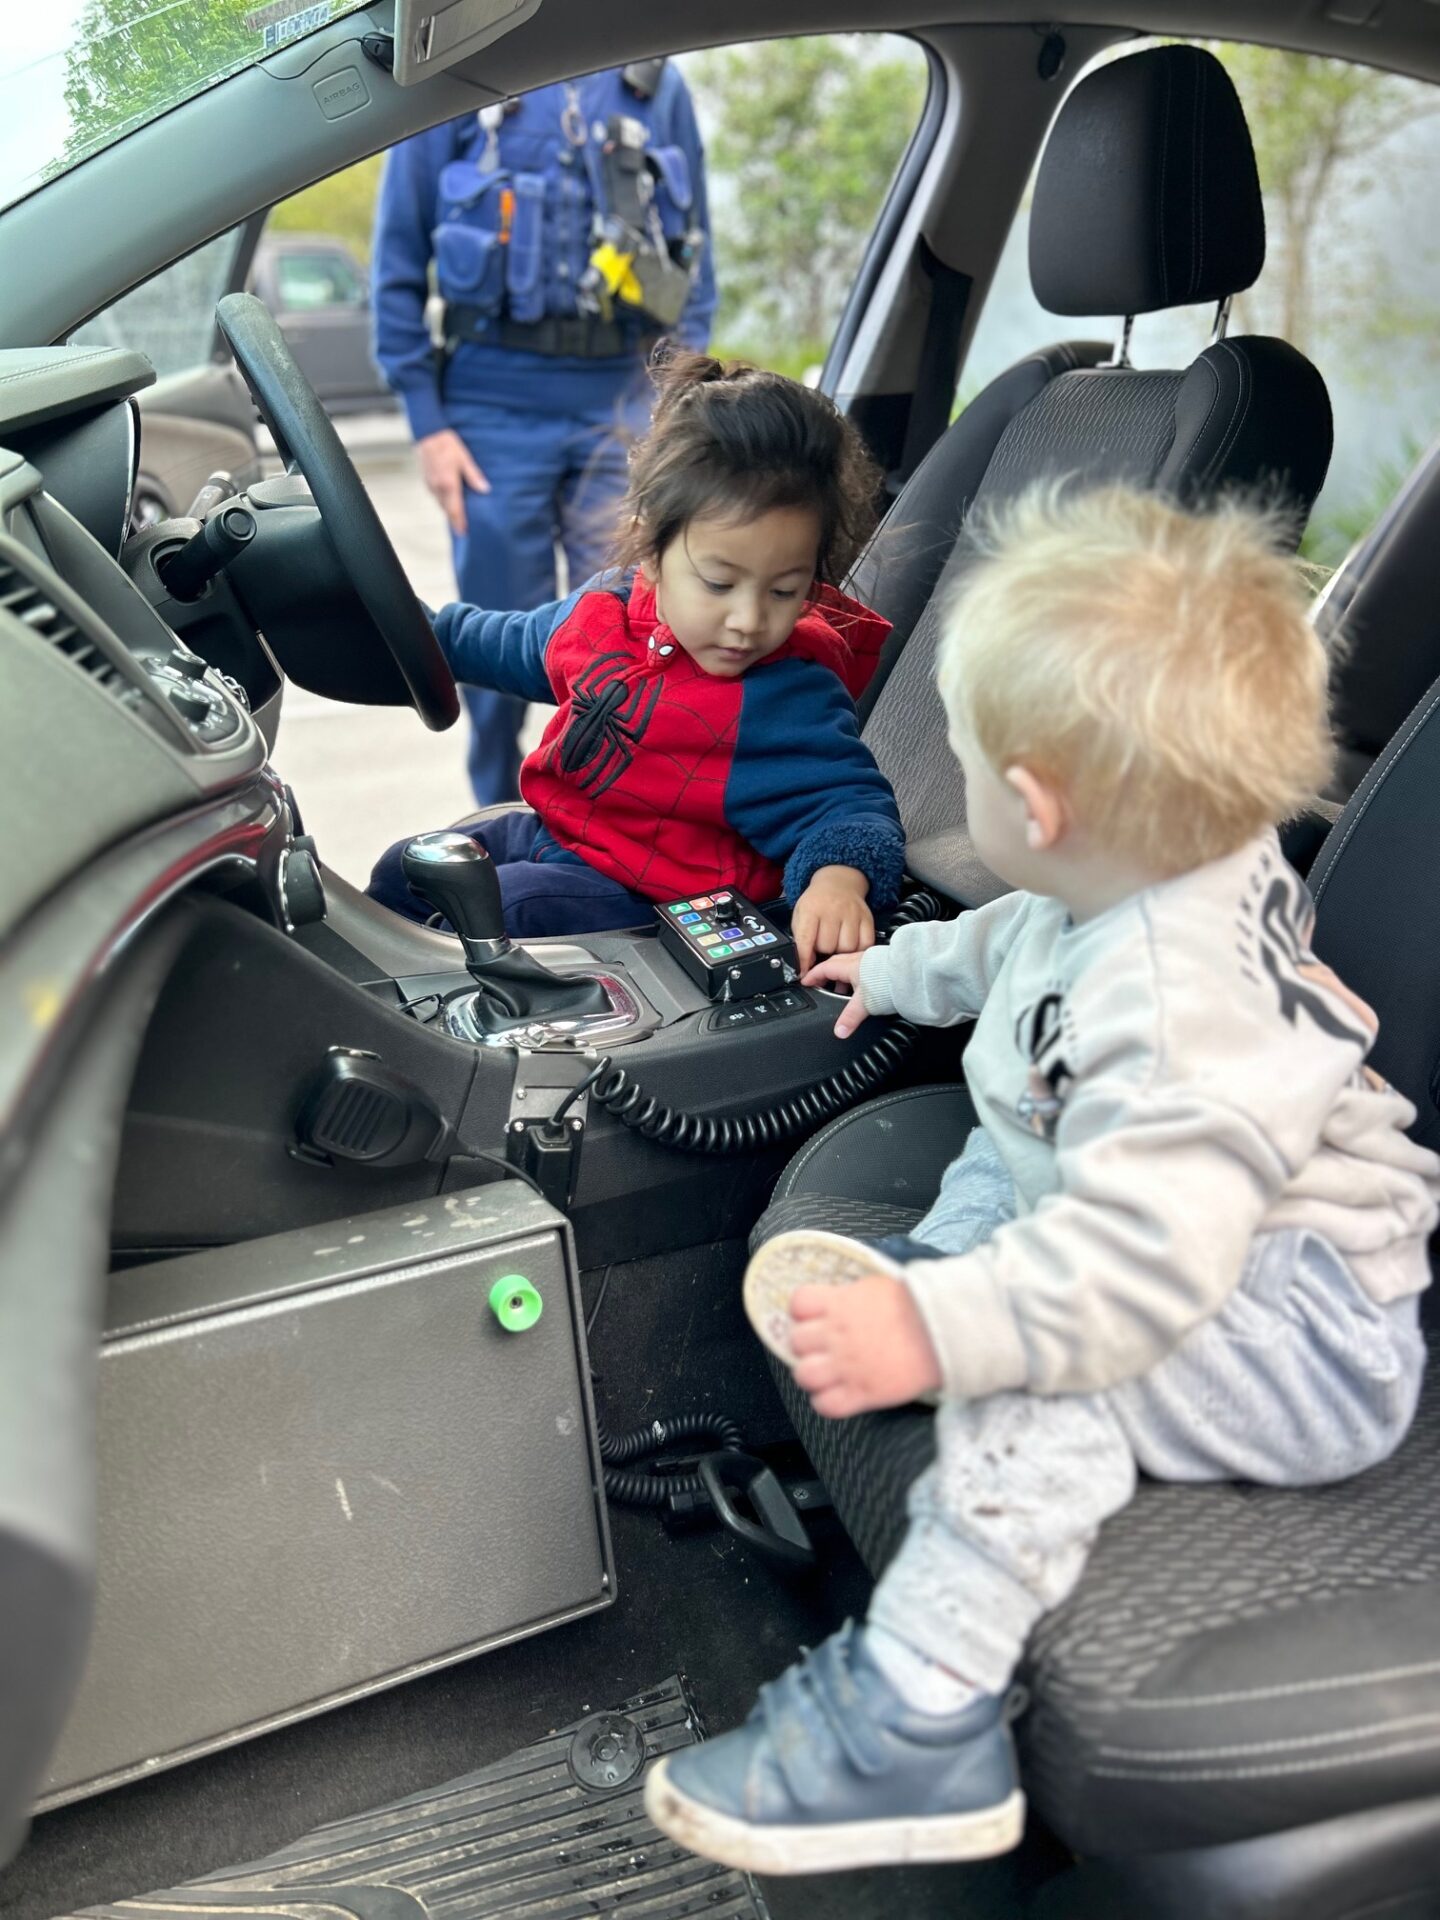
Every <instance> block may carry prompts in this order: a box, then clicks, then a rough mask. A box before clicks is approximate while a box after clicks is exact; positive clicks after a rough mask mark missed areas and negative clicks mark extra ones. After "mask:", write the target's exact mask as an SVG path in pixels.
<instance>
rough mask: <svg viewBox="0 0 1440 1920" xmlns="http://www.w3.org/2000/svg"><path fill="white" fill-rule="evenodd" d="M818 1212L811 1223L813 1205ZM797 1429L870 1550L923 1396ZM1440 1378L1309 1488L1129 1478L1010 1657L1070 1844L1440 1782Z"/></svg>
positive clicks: (1027, 1753)
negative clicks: (1398, 1441)
mask: <svg viewBox="0 0 1440 1920" xmlns="http://www.w3.org/2000/svg"><path fill="white" fill-rule="evenodd" d="M816 1224H819V1222H818V1220H817V1222H816ZM774 1370H775V1375H776V1381H777V1384H778V1386H779V1388H780V1392H781V1396H782V1398H783V1399H784V1402H785V1406H786V1410H787V1411H788V1413H789V1415H790V1418H791V1420H792V1422H793V1423H794V1426H795V1429H796V1431H797V1433H798V1434H799V1436H800V1439H801V1441H802V1442H803V1444H804V1446H805V1449H806V1452H807V1453H808V1454H809V1456H810V1458H811V1460H812V1461H813V1462H814V1464H815V1469H816V1471H817V1473H818V1474H819V1475H820V1478H821V1479H822V1481H823V1482H824V1483H825V1486H826V1487H827V1488H828V1490H829V1492H830V1496H831V1498H832V1499H833V1500H834V1502H835V1507H836V1511H837V1512H838V1514H839V1516H840V1518H841V1520H842V1521H843V1522H844V1524H845V1528H846V1531H847V1532H848V1533H849V1535H850V1537H851V1538H852V1539H853V1540H854V1542H855V1544H856V1546H857V1548H858V1549H859V1551H860V1553H861V1555H862V1557H863V1558H864V1560H865V1562H866V1564H867V1565H868V1566H869V1567H870V1568H871V1569H872V1571H873V1572H875V1573H877V1574H878V1573H879V1572H880V1570H881V1569H882V1568H883V1567H884V1566H885V1565H886V1563H887V1562H888V1561H889V1559H890V1557H891V1556H892V1554H893V1553H894V1552H895V1549H896V1548H897V1547H898V1545H899V1543H900V1539H901V1537H902V1535H903V1532H904V1528H905V1501H906V1496H907V1494H908V1492H909V1489H910V1487H911V1485H912V1484H913V1482H914V1481H915V1479H916V1478H917V1477H918V1476H919V1475H920V1474H921V1473H922V1472H923V1471H924V1469H925V1468H926V1467H927V1466H928V1465H929V1464H930V1461H931V1460H932V1459H933V1457H934V1418H933V1416H932V1415H931V1414H930V1413H929V1412H928V1411H926V1410H925V1409H922V1408H913V1407H906V1408H897V1409H895V1410H893V1411H891V1412H886V1413H874V1414H862V1415H860V1416H859V1417H858V1418H856V1419H853V1420H843V1421H836V1420H822V1419H820V1418H819V1417H818V1416H817V1415H816V1414H814V1413H813V1412H812V1411H811V1409H810V1404H809V1402H808V1401H807V1400H806V1399H805V1397H804V1395H803V1394H801V1393H799V1392H798V1391H797V1389H796V1388H795V1385H794V1383H793V1381H792V1380H791V1378H790V1375H789V1373H788V1371H787V1370H786V1369H785V1368H783V1367H781V1366H780V1365H779V1364H778V1363H776V1364H775V1369H774ZM1437 1479H1440V1391H1435V1390H1432V1391H1431V1392H1430V1393H1429V1394H1428V1395H1427V1396H1426V1398H1425V1399H1424V1400H1423V1401H1422V1404H1421V1409H1420V1414H1419V1417H1418V1418H1417V1420H1416V1423H1415V1426H1414V1428H1413V1429H1412V1431H1411V1434H1410V1436H1409V1438H1408V1440H1407V1441H1406V1443H1405V1445H1404V1446H1403V1447H1402V1448H1401V1450H1400V1451H1399V1453H1397V1454H1396V1455H1395V1457H1394V1458H1393V1459H1392V1460H1390V1461H1387V1462H1386V1463H1385V1465H1384V1466H1381V1467H1377V1468H1375V1469H1374V1470H1373V1471H1372V1472H1370V1473H1366V1474H1362V1475H1361V1476H1360V1477H1359V1478H1358V1479H1355V1480H1351V1481H1347V1482H1345V1483H1344V1484H1343V1485H1340V1486H1336V1487H1328V1488H1324V1489H1320V1490H1309V1489H1307V1490H1303V1491H1298V1492H1296V1491H1290V1490H1288V1489H1274V1488H1260V1487H1244V1486H1231V1485H1221V1486H1202V1487H1170V1486H1160V1485H1157V1484H1155V1483H1153V1482H1146V1483H1144V1484H1142V1486H1141V1487H1140V1490H1139V1492H1138V1494H1137V1495H1136V1497H1135V1499H1134V1500H1133V1501H1132V1502H1131V1504H1130V1505H1129V1506H1128V1507H1127V1508H1126V1509H1125V1510H1124V1511H1123V1512H1122V1513H1120V1514H1118V1515H1117V1516H1116V1517H1115V1519H1113V1520H1111V1521H1109V1522H1108V1523H1107V1525H1106V1526H1105V1527H1104V1528H1103V1529H1102V1532H1101V1535H1100V1539H1099V1541H1098V1542H1097V1544H1096V1547H1095V1550H1094V1552H1093V1554H1092V1555H1091V1558H1090V1562H1089V1564H1088V1566H1087V1567H1086V1570H1085V1574H1084V1577H1083V1579H1082V1580H1081V1582H1080V1585H1079V1586H1078V1587H1077V1589H1076V1590H1075V1592H1074V1593H1073V1594H1072V1595H1071V1597H1070V1599H1069V1600H1068V1601H1066V1602H1065V1604H1064V1605H1063V1606H1061V1607H1060V1608H1058V1609H1057V1610H1056V1611H1055V1612H1054V1613H1053V1614H1050V1615H1049V1616H1048V1617H1047V1618H1046V1619H1044V1620H1042V1621H1041V1623H1040V1626H1039V1628H1038V1629H1037V1630H1036V1633H1035V1636H1034V1638H1033V1640H1032V1642H1031V1647H1030V1654H1029V1659H1028V1662H1027V1667H1026V1670H1025V1672H1024V1673H1023V1674H1022V1676H1021V1678H1022V1679H1023V1680H1024V1681H1025V1682H1026V1684H1027V1685H1028V1687H1029V1690H1030V1694H1031V1706H1030V1710H1029V1712H1028V1713H1027V1715H1026V1716H1025V1719H1024V1720H1023V1721H1022V1723H1021V1726H1020V1735H1021V1742H1022V1750H1023V1754H1024V1759H1025V1767H1026V1786H1027V1790H1028V1792H1029V1793H1030V1796H1031V1799H1032V1801H1033V1803H1034V1805H1035V1807H1036V1810H1037V1812H1039V1813H1040V1814H1041V1816H1042V1817H1043V1818H1044V1820H1045V1822H1046V1824H1047V1825H1048V1826H1049V1827H1050V1828H1051V1829H1052V1830H1053V1831H1054V1832H1055V1833H1056V1834H1058V1835H1059V1837H1060V1838H1061V1839H1062V1840H1063V1841H1064V1842H1065V1843H1066V1844H1067V1845H1068V1846H1071V1847H1073V1848H1074V1849H1075V1851H1076V1852H1077V1853H1081V1854H1117V1853H1129V1852H1150V1851H1153V1850H1157V1849H1162V1848H1175V1847H1187V1846H1203V1845H1211V1844H1219V1843H1221V1842H1224V1841H1229V1840H1238V1839H1244V1838H1247V1837H1249V1836H1251V1835H1254V1834H1259V1833H1268V1832H1272V1831H1277V1830H1280V1829H1283V1828H1286V1827H1290V1826H1301V1825H1308V1824H1310V1823H1312V1822H1314V1821H1318V1820H1324V1819H1328V1818H1330V1817H1332V1816H1334V1815H1339V1814H1343V1813H1347V1812H1350V1811H1353V1810H1355V1809H1358V1808H1364V1807H1369V1806H1380V1805H1385V1804H1388V1803H1390V1802H1391V1801H1397V1800H1406V1799H1413V1798H1418V1797H1420V1796H1422V1795H1426V1794H1433V1793H1435V1792H1437V1791H1440V1502H1437V1501H1436V1499H1435V1497H1434V1489H1435V1486H1436V1483H1437Z"/></svg>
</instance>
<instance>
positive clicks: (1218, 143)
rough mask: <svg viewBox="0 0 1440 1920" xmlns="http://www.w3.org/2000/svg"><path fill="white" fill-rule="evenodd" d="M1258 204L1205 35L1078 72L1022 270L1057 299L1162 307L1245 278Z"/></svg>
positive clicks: (1242, 133) (1260, 259)
mask: <svg viewBox="0 0 1440 1920" xmlns="http://www.w3.org/2000/svg"><path fill="white" fill-rule="evenodd" d="M1264 264H1265V212H1264V207H1263V205H1262V204H1261V199H1260V179H1259V175H1258V174H1257V172H1256V168H1255V150H1254V148H1253V146H1252V145H1251V142H1250V130H1249V128H1248V127H1247V126H1246V124H1245V113H1244V109H1243V108H1242V107H1241V105H1240V99H1239V96H1238V95H1237V93H1236V92H1235V88H1234V86H1233V84H1232V82H1231V79H1230V76H1229V74H1228V73H1226V71H1225V69H1224V67H1223V66H1222V65H1221V64H1220V62H1219V61H1218V60H1217V59H1216V58H1215V56H1214V54H1213V53H1207V52H1206V51H1205V50H1204V49H1203V48H1201V47H1186V46H1170V47H1151V48H1149V49H1147V50H1146V51H1145V52H1144V53H1134V54H1129V55H1127V56H1125V57H1124V58H1122V59H1119V60H1114V61H1111V62H1110V63H1109V64H1108V65H1107V66H1103V67H1100V68H1098V69H1097V70H1096V71H1095V72H1093V73H1089V74H1087V75H1086V76H1085V78H1084V79H1083V80H1081V82H1080V83H1079V85H1078V86H1077V87H1076V88H1075V90H1074V91H1073V92H1072V93H1071V95H1070V97H1069V98H1068V99H1067V100H1066V102H1065V104H1064V106H1063V107H1061V109H1060V112H1059V114H1058V116H1057V117H1056V121H1055V125H1054V127H1053V128H1052V129H1051V133H1050V138H1049V140H1048V142H1047V143H1046V147H1045V153H1044V157H1043V158H1042V160H1041V162H1040V172H1039V176H1038V178H1037V180H1036V182H1035V197H1034V202H1033V204H1032V206H1031V211H1030V280H1031V284H1032V285H1033V287H1034V289H1035V297H1036V299H1037V300H1039V302H1040V304H1041V306H1042V307H1046V308H1048V309H1049V311H1050V312H1051V313H1059V314H1092V313H1160V312H1163V311H1165V310H1167V309H1169V308H1172V307H1187V306H1199V305H1208V304H1210V303H1211V302H1215V301H1221V300H1224V299H1225V298H1226V297H1227V296H1228V295H1230V294H1235V293H1243V292H1244V291H1245V289H1246V288H1247V287H1249V286H1253V285H1254V283H1255V281H1256V279H1257V278H1258V277H1259V274H1260V269H1261V268H1262V267H1263V266H1264Z"/></svg>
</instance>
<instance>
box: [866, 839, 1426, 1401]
mask: <svg viewBox="0 0 1440 1920" xmlns="http://www.w3.org/2000/svg"><path fill="white" fill-rule="evenodd" d="M1313 917H1314V909H1313V906H1312V903H1311V900H1310V896H1309V894H1308V892H1307V891H1306V888H1305V885H1304V883H1303V881H1301V880H1300V878H1299V877H1298V875H1297V874H1295V873H1294V872H1293V870H1292V869H1291V868H1290V867H1289V866H1288V865H1287V864H1286V862H1285V860H1284V858H1283V857H1282V855H1281V853H1280V847H1279V842H1278V840H1277V839H1276V836H1275V835H1274V834H1273V833H1266V834H1264V835H1262V836H1261V837H1260V838H1258V839H1256V840H1254V841H1252V842H1250V843H1249V844H1247V845H1246V846H1244V847H1242V848H1241V849H1240V850H1239V851H1238V852H1237V853H1234V854H1231V855H1228V856H1227V857H1226V858H1225V859H1223V860H1217V861H1215V862H1213V863H1211V864H1210V865H1208V866H1204V867H1200V868H1197V869H1195V870H1194V871H1192V872H1190V873H1186V874H1182V875H1180V876H1178V877H1177V878H1175V879H1172V880H1166V881H1163V882H1161V883H1160V884H1159V885H1157V886H1153V887H1149V888H1147V889H1145V890H1144V891H1143V892H1141V893H1138V894H1135V895H1133V896H1132V897H1131V898H1129V899H1128V900H1125V901H1123V902H1122V903H1121V904H1119V905H1118V906H1115V907H1112V908H1110V909H1109V910H1108V911H1106V912H1104V913H1102V914H1099V915H1097V916H1096V917H1095V918H1094V919H1092V920H1088V921H1085V922H1083V923H1082V924H1080V925H1075V924H1073V923H1072V922H1071V920H1070V917H1069V915H1068V913H1067V911H1066V909H1065V908H1064V906H1062V905H1061V903H1060V902H1059V901H1058V900H1054V899H1049V898H1044V897H1041V896H1038V895H1035V894H1023V893H1014V894H1009V895H1006V896H1004V897H1003V898H1001V899H999V900H996V901H994V902H992V903H991V904H990V905H989V906H987V907H982V908H980V909H979V910H978V911H976V912H974V913H967V914H963V915H962V916H961V917H960V919H958V920H954V921H949V922H945V923H941V924H931V925H927V926H916V927H905V928H902V929H901V930H900V931H899V932H898V933H897V934H896V935H895V938H894V940H893V941H892V943H891V944H890V946H888V947H876V948H874V949H872V950H871V951H870V952H869V953H867V954H866V956H865V959H864V961H863V963H862V965H861V969H860V989H861V992H862V994H863V996H864V999H865V1004H866V1006H867V1007H868V1008H869V1010H870V1011H871V1012H872V1013H877V1014H887V1013H899V1014H902V1015H903V1016H904V1017H905V1018H906V1019H908V1020H913V1021H917V1022H919V1023H921V1024H923V1025H926V1026H950V1025H954V1024H956V1023H958V1022H960V1021H963V1020H968V1019H971V1018H973V1017H975V1016H978V1019H976V1026H975V1032H974V1034H973V1035H972V1037H971V1039H970V1042H969V1045H968V1047H967V1049H966V1053H965V1074H966V1080H967V1083H968V1085H969V1089H970V1092H971V1095H972V1096H973V1098H974V1101H975V1107H976V1111H977V1112H978V1114H979V1116H980V1120H981V1123H982V1125H984V1126H985V1127H986V1128H988V1129H989V1131H990V1133H991V1135H992V1137H993V1138H994V1140H995V1144H996V1146H997V1148H998V1149H999V1151H1000V1153H1001V1155H1002V1156H1003V1158H1004V1160H1005V1164H1006V1165H1007V1167H1008V1168H1009V1170H1010V1172H1011V1174H1012V1175H1013V1176H1014V1180H1015V1186H1016V1191H1017V1194H1018V1198H1019V1217H1018V1218H1017V1219H1016V1220H1014V1221H1013V1222H1011V1223H1008V1224H1007V1225H1005V1226H1002V1227H1001V1228H1000V1229H999V1230H998V1231H997V1232H996V1233H995V1235H994V1236H993V1237H992V1239H991V1240H990V1241H989V1242H987V1244H986V1245H985V1246H983V1247H981V1248H979V1249H977V1250H976V1251H975V1252H973V1253H970V1254H967V1255H964V1256H961V1257H958V1258H955V1259H940V1260H933V1261H925V1262H921V1263H917V1264H916V1265H914V1266H912V1267H911V1268H910V1270H909V1272H908V1273H907V1276H906V1277H907V1281H908V1283H909V1285H910V1287H911V1289H912V1291H913V1293H914V1295H915V1299H916V1301H917V1303H918V1305H919V1308H920V1311H921V1313H922V1314H923V1316H924V1318H925V1321H926V1324H927V1326H928V1328H929V1331H930V1334H931V1337H932V1339H933V1340H934V1343H935V1347H936V1351H937V1353H938V1355H939V1358H940V1362H941V1366H942V1368H943V1372H944V1380H945V1391H946V1392H947V1394H950V1395H953V1396H959V1397H977V1396H980V1395H983V1394H990V1393H996V1392H1001V1391H1003V1390H1006V1389H1010V1388H1028V1389H1030V1390H1032V1391H1034V1392H1037V1393H1070V1392H1090V1391H1098V1390H1102V1389H1104V1388H1106V1387H1110V1386H1114V1385H1116V1384H1118V1383H1119V1382H1120V1381H1122V1380H1126V1379H1129V1378H1132V1377H1133V1376H1135V1375H1138V1374H1141V1373H1145V1372H1147V1371H1148V1370H1149V1369H1150V1368H1152V1367H1153V1366H1155V1365H1156V1364H1157V1363H1158V1362H1159V1361H1160V1360H1162V1359H1164V1357H1165V1356H1166V1354H1168V1353H1169V1352H1171V1351H1172V1349H1173V1348H1174V1347H1176V1346H1177V1345H1178V1344H1179V1342H1180V1341H1181V1340H1183V1339H1184V1337H1185V1335H1186V1334H1187V1333H1188V1332H1189V1331H1190V1330H1191V1329H1192V1328H1193V1327H1196V1326H1198V1325H1199V1324H1200V1323H1201V1322H1203V1321H1204V1320H1206V1319H1207V1318H1209V1316H1210V1315H1211V1314H1213V1313H1215V1312H1216V1311H1217V1310H1218V1309H1219V1308H1220V1306H1221V1305H1222V1304H1223V1303H1224V1301H1225V1299H1226V1297H1227V1295H1228V1294H1229V1293H1230V1292H1231V1291H1232V1289H1233V1288H1234V1287H1235V1286H1236V1285H1237V1283H1238V1282H1239V1279H1240V1275H1241V1271H1242V1268H1243V1266H1244V1264H1245V1259H1246V1255H1247V1253H1248V1250H1249V1247H1250V1243H1251V1241H1252V1240H1253V1239H1254V1237H1255V1235H1256V1234H1257V1233H1264V1232H1270V1231H1275V1230H1279V1229H1282V1228H1287V1227H1306V1228H1310V1229H1312V1230H1313V1231H1315V1232H1317V1233H1320V1234H1323V1235H1324V1236H1325V1238H1326V1239H1327V1240H1328V1241H1330V1243H1331V1244H1332V1245H1333V1246H1334V1247H1335V1248H1336V1249H1337V1251H1338V1252H1339V1253H1340V1254H1342V1255H1343V1256H1344V1258H1345V1259H1346V1261H1347V1262H1348V1263H1349V1265H1350V1268H1351V1270H1352V1272H1353V1273H1354V1275H1355V1278H1356V1280H1357V1281H1358V1282H1359V1284H1360V1285H1361V1286H1362V1287H1363V1288H1364V1290H1365V1292H1366V1293H1367V1294H1369V1296H1370V1297H1371V1298H1372V1299H1374V1300H1375V1301H1377V1302H1380V1303H1385V1302H1388V1301H1392V1300H1396V1299H1398V1298H1400V1297H1401V1296H1402V1295H1404V1294H1409V1293H1416V1292H1419V1291H1420V1290H1421V1289H1422V1288H1424V1287H1425V1286H1426V1285H1427V1284H1428V1283H1429V1277H1430V1275H1429V1266H1428V1262H1427V1257H1426V1241H1427V1239H1428V1236H1429V1234H1430V1232H1431V1230H1432V1228H1433V1227H1434V1225H1435V1222H1436V1218H1437V1197H1440V1159H1437V1157H1436V1155H1435V1154H1433V1153H1431V1152H1430V1151H1429V1150H1428V1149H1426V1148H1424V1147H1420V1146H1417V1145H1416V1144H1415V1143H1414V1142H1413V1141H1412V1140H1411V1139H1410V1138H1409V1137H1408V1135H1407V1134H1406V1132H1405V1129H1406V1127H1408V1126H1409V1125H1411V1123H1412V1122H1413V1121H1414V1119H1415V1109H1414V1108H1413V1107H1412V1106H1411V1104H1410V1102H1409V1101H1408V1100H1406V1099H1405V1098H1404V1097H1403V1096H1402V1095H1401V1094H1399V1093H1397V1092H1396V1091H1395V1090H1394V1089H1393V1088H1392V1087H1389V1086H1387V1085H1386V1084H1385V1083H1384V1082H1382V1081H1380V1079H1379V1077H1378V1075H1376V1074H1374V1073H1373V1071H1372V1070H1371V1069H1369V1068H1366V1067H1365V1066H1364V1064H1363V1063H1364V1060H1365V1056H1366V1055H1367V1053H1368V1052H1369V1050H1370V1047H1371V1044H1372V1042H1373V1040H1374V1036H1375V1030H1376V1022H1375V1016H1374V1014H1373V1013H1372V1012H1371V1011H1370V1009H1369V1008H1368V1007H1366V1006H1365V1005H1364V1003H1363V1002H1362V1001H1360V1000H1359V999H1358V998H1357V997H1356V996H1355V995H1354V994H1352V993H1350V992H1349V990H1348V989H1347V988H1345V987H1344V986H1343V985H1342V984H1341V983H1340V981H1339V980H1337V979H1336V977H1335V975H1334V974H1333V973H1331V972H1330V970H1329V969H1328V968H1327V967H1325V966H1324V965H1323V964H1322V963H1321V962H1320V961H1318V960H1317V959H1316V958H1315V956H1314V955H1313V954H1312V953H1311V951H1310V947H1309V936H1310V928H1311V924H1312V921H1313ZM962 1269H963V1271H962Z"/></svg>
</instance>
